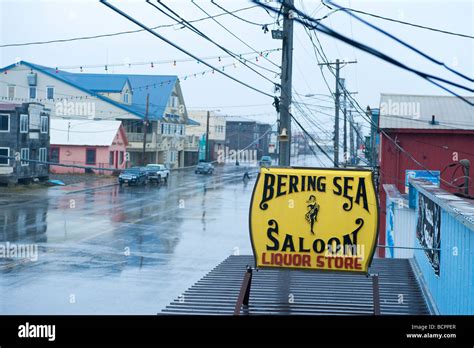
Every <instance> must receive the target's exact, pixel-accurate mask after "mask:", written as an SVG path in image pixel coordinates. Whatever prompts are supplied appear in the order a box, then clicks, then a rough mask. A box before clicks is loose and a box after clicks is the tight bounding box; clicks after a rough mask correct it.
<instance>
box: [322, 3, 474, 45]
mask: <svg viewBox="0 0 474 348" xmlns="http://www.w3.org/2000/svg"><path fill="white" fill-rule="evenodd" d="M322 3H323V4H324V5H325V6H326V7H327V8H329V9H331V10H332V8H331V7H330V6H328V5H327V4H325V3H324V1H322ZM345 9H346V10H348V11H351V12H356V13H360V14H363V15H366V16H371V17H374V18H379V19H383V20H386V21H390V22H395V23H399V24H405V25H409V26H412V27H415V28H420V29H426V30H431V31H435V32H439V33H443V34H448V35H454V36H460V37H465V38H468V39H474V36H471V35H466V34H461V33H455V32H453V31H448V30H442V29H438V28H433V27H428V26H425V25H420V24H415V23H410V22H406V21H402V20H399V19H393V18H389V17H384V16H381V15H377V14H374V13H369V12H365V11H361V10H356V9H354V8H350V7H345Z"/></svg>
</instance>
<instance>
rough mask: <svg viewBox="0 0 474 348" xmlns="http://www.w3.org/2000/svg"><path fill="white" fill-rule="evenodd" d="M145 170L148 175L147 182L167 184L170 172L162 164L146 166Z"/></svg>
mask: <svg viewBox="0 0 474 348" xmlns="http://www.w3.org/2000/svg"><path fill="white" fill-rule="evenodd" d="M145 170H146V172H147V175H148V180H150V181H155V182H158V183H159V182H162V181H164V182H167V181H168V178H169V176H170V171H169V169H168V168H166V166H165V165H164V164H147V166H146V167H145Z"/></svg>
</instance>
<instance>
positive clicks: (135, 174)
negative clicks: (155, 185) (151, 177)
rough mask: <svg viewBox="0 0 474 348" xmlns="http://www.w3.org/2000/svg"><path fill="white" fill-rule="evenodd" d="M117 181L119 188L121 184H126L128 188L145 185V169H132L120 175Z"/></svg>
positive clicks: (146, 178) (146, 179)
mask: <svg viewBox="0 0 474 348" xmlns="http://www.w3.org/2000/svg"><path fill="white" fill-rule="evenodd" d="M118 181H119V185H120V186H122V185H123V184H128V186H130V185H146V184H147V181H148V177H147V173H146V170H145V168H140V167H132V168H128V169H125V170H124V171H123V172H122V173H120V175H119V178H118Z"/></svg>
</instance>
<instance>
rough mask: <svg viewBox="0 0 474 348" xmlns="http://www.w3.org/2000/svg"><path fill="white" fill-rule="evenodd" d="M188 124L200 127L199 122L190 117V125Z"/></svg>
mask: <svg viewBox="0 0 474 348" xmlns="http://www.w3.org/2000/svg"><path fill="white" fill-rule="evenodd" d="M187 124H188V125H190V126H199V125H200V123H199V122H197V121H194V120H191V119H190V118H189V117H188V123H187Z"/></svg>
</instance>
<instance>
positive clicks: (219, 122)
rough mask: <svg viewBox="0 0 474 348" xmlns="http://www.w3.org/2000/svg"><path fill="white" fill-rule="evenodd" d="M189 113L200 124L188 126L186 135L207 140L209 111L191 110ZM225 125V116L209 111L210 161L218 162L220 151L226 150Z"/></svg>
mask: <svg viewBox="0 0 474 348" xmlns="http://www.w3.org/2000/svg"><path fill="white" fill-rule="evenodd" d="M188 113H189V117H190V118H192V119H193V120H194V121H196V122H197V123H199V124H198V125H187V126H186V134H188V135H193V136H196V137H198V138H199V139H202V137H204V139H205V136H206V132H207V125H208V111H205V110H193V111H191V110H190V111H189V112H188ZM225 124H226V118H225V116H223V115H218V114H216V112H215V111H209V151H210V152H209V156H210V157H209V159H211V160H216V159H217V153H218V151H219V149H224V146H225V131H226V128H225ZM203 150H204V151H205V149H203Z"/></svg>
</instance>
